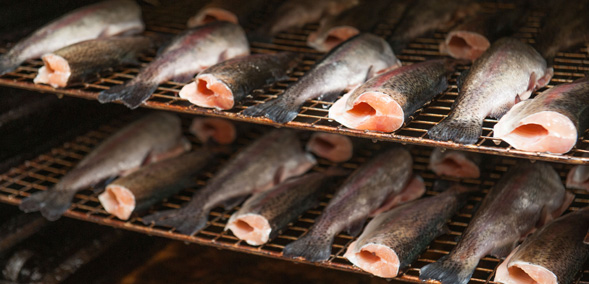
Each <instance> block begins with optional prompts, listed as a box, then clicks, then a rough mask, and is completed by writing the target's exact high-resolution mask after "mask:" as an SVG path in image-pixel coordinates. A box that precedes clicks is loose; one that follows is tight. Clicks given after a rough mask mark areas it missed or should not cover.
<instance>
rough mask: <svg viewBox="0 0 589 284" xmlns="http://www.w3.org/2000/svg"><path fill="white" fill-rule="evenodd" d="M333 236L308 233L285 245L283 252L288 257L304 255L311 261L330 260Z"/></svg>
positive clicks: (303, 256)
mask: <svg viewBox="0 0 589 284" xmlns="http://www.w3.org/2000/svg"><path fill="white" fill-rule="evenodd" d="M332 242H333V238H326V236H321V235H313V234H307V235H305V236H303V237H302V238H300V239H298V240H296V241H294V242H292V243H290V244H288V245H287V246H285V247H284V251H283V252H282V254H283V255H284V256H286V257H290V258H296V257H302V258H304V259H306V260H308V261H311V262H319V261H324V260H328V259H329V257H330V256H331V243H332Z"/></svg>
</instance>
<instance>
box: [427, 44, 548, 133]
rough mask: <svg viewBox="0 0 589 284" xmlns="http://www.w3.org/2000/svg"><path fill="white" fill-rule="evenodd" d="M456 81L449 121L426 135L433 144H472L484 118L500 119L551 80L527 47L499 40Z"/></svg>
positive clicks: (537, 54)
mask: <svg viewBox="0 0 589 284" xmlns="http://www.w3.org/2000/svg"><path fill="white" fill-rule="evenodd" d="M465 72H466V73H463V74H462V75H461V77H460V78H459V82H458V88H459V94H458V97H457V98H456V101H455V102H454V104H453V106H452V110H451V111H450V114H449V115H448V117H446V118H445V119H444V120H442V121H441V122H440V123H438V124H437V125H435V126H434V127H432V128H431V129H430V130H429V131H428V135H429V137H431V138H432V139H434V140H441V141H446V140H451V141H454V142H457V143H463V144H474V143H476V142H477V140H478V139H479V137H480V136H481V134H482V126H483V120H484V119H485V117H487V116H492V117H495V118H500V117H501V116H503V114H505V113H506V112H507V111H508V110H509V109H510V108H511V107H512V106H513V105H514V104H515V103H517V102H518V101H520V100H525V99H527V98H529V97H530V95H531V94H532V92H533V91H534V90H536V89H538V88H541V87H544V86H546V85H547V84H548V82H549V81H550V79H551V78H552V74H553V70H552V68H547V67H546V60H544V59H543V58H542V56H540V54H539V53H538V52H537V51H536V50H534V48H533V47H531V46H530V45H528V44H526V43H523V42H521V41H520V40H518V39H515V38H502V39H500V40H498V41H496V42H495V43H493V44H492V45H491V47H490V48H489V49H487V50H486V51H485V53H483V55H481V57H479V59H477V60H476V61H475V62H474V64H473V65H472V67H471V68H470V70H468V71H465Z"/></svg>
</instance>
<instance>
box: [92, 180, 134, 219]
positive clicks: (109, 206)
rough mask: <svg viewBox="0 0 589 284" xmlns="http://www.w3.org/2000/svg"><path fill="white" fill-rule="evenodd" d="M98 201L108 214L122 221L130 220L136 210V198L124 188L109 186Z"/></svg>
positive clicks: (114, 185)
mask: <svg viewBox="0 0 589 284" xmlns="http://www.w3.org/2000/svg"><path fill="white" fill-rule="evenodd" d="M98 200H99V201H100V204H102V207H104V210H106V212H108V213H110V214H113V215H115V216H116V217H117V218H119V219H121V220H127V219H129V217H130V216H131V213H133V210H135V196H134V195H133V193H132V192H131V191H130V190H129V189H128V188H126V187H124V186H120V185H116V184H109V185H108V186H107V187H106V190H105V191H104V192H103V193H102V194H100V195H99V196H98Z"/></svg>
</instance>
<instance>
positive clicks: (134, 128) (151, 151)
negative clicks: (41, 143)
mask: <svg viewBox="0 0 589 284" xmlns="http://www.w3.org/2000/svg"><path fill="white" fill-rule="evenodd" d="M189 149H190V143H189V142H188V140H186V138H184V137H183V136H182V129H181V125H180V118H178V117H177V116H176V115H173V114H169V113H163V112H158V113H153V114H150V115H147V116H145V117H143V118H141V119H139V120H137V121H135V122H133V123H131V124H129V125H128V126H126V127H124V128H123V129H121V130H119V131H118V132H116V133H115V134H113V135H112V136H110V137H109V138H107V139H106V140H104V141H103V142H102V143H100V145H98V146H97V147H96V148H95V149H94V150H92V152H90V153H89V154H88V155H87V156H86V157H84V159H82V160H81V161H80V162H79V163H78V164H77V165H76V166H75V167H74V168H73V169H71V170H70V171H69V172H68V173H67V174H66V175H64V176H63V177H62V178H61V179H60V180H59V182H58V183H57V184H55V185H54V186H52V187H50V188H49V189H47V190H44V191H39V192H36V193H33V194H31V195H30V196H28V197H27V198H25V199H23V200H22V202H21V204H20V205H19V208H20V210H22V211H24V212H27V213H28V212H34V211H41V214H42V215H43V216H44V217H45V218H47V220H49V221H55V220H57V219H59V218H60V217H61V215H62V214H63V213H64V212H65V211H66V210H67V209H68V208H69V207H70V204H71V202H72V199H73V198H74V195H75V194H76V192H78V191H80V190H83V189H86V188H88V187H89V186H92V185H95V184H97V183H99V182H101V181H103V180H106V179H108V178H112V177H116V176H118V175H124V174H128V173H130V172H132V171H134V170H136V169H138V168H139V167H141V166H142V165H146V164H150V163H153V162H156V161H158V160H163V159H166V158H169V157H173V156H176V155H179V154H180V153H183V152H185V151H187V150H189Z"/></svg>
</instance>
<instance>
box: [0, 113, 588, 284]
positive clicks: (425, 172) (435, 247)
mask: <svg viewBox="0 0 589 284" xmlns="http://www.w3.org/2000/svg"><path fill="white" fill-rule="evenodd" d="M135 117H136V115H135V114H134V115H132V116H129V117H125V118H122V119H118V120H116V121H112V122H110V123H108V124H105V125H103V126H101V127H99V128H97V129H95V130H92V131H89V132H87V133H86V134H84V135H81V136H78V137H76V138H75V139H73V140H71V141H68V142H66V143H64V144H63V145H62V146H60V147H56V148H54V149H52V150H51V151H49V152H47V153H44V154H42V155H40V156H38V157H37V158H35V159H33V160H30V161H27V162H25V163H23V164H22V165H20V166H18V167H15V168H12V169H10V170H9V171H8V172H6V173H4V174H1V175H0V201H2V202H5V203H10V204H14V205H17V204H19V203H20V201H21V200H22V199H23V198H24V197H26V196H28V195H30V194H32V193H34V192H37V191H40V190H46V189H47V188H49V187H51V186H52V185H53V184H55V183H57V181H58V180H59V179H60V178H61V177H62V176H63V175H64V174H65V173H67V172H68V171H69V170H70V169H71V168H72V167H73V166H75V165H76V163H77V162H78V161H80V160H81V159H82V158H83V157H84V156H85V155H86V154H88V153H89V152H90V151H91V150H92V149H93V148H94V147H95V146H96V145H98V144H99V143H100V142H101V141H102V140H104V139H106V138H107V137H108V136H109V135H111V134H112V133H113V132H115V131H116V130H118V129H120V128H122V127H123V126H124V125H125V124H126V123H128V122H129V121H131V120H132V119H133V118H135ZM189 124H190V119H188V118H185V119H184V120H183V126H184V129H185V133H186V135H187V137H189V139H190V140H191V142H192V143H193V146H194V147H199V146H200V144H199V143H198V141H197V140H196V138H194V137H193V136H191V135H189V134H188V130H187V128H188V125H189ZM265 131H267V128H265V127H255V128H253V129H252V130H251V131H248V132H247V133H244V134H243V135H242V136H241V137H240V138H239V139H238V140H237V142H236V143H235V145H234V146H233V152H232V153H234V152H235V151H237V150H239V149H240V148H242V147H244V146H245V145H247V144H248V143H250V142H251V141H252V140H253V139H255V138H256V137H259V136H260V135H261V134H262V133H263V132H265ZM304 136H305V134H302V137H303V139H305V138H304ZM388 145H391V144H390V143H388V142H379V143H371V144H368V146H367V147H366V148H365V149H362V150H361V151H358V153H357V154H356V155H355V156H354V157H353V158H352V160H350V161H349V162H346V163H343V164H342V165H341V166H342V167H344V168H347V169H351V170H352V169H355V168H357V167H358V166H359V165H360V164H362V163H363V162H365V161H366V160H367V159H369V158H370V156H372V155H374V153H376V152H377V151H378V150H379V149H382V148H384V147H387V146H388ZM411 152H412V154H413V157H414V171H415V172H416V173H417V174H419V175H421V176H422V177H423V179H424V181H425V184H426V186H427V189H428V190H427V192H426V196H431V195H435V194H436V192H434V191H433V190H432V186H433V184H434V181H435V180H436V179H437V178H438V177H437V176H436V175H435V174H434V173H433V172H431V171H430V170H429V169H428V162H429V155H430V154H431V149H429V148H428V147H421V146H415V147H411ZM232 153H226V154H224V155H222V156H220V157H219V158H218V159H217V160H215V161H213V162H211V166H210V167H207V169H206V170H205V171H204V172H202V173H201V174H199V176H198V182H197V184H198V185H197V186H195V187H191V188H186V189H184V190H183V191H181V192H180V193H179V194H177V195H175V196H173V197H170V198H168V199H167V200H164V201H162V202H160V203H159V204H157V205H154V206H153V207H152V208H150V209H149V212H144V213H142V214H139V215H138V214H134V215H133V216H132V218H131V219H130V220H128V221H121V220H118V219H116V218H115V217H114V216H112V215H110V214H108V213H106V211H105V210H104V209H103V208H102V207H101V205H100V203H99V201H98V199H97V196H98V192H96V191H97V190H95V189H87V190H84V191H81V192H79V193H78V194H76V195H75V199H74V202H73V205H72V207H71V208H70V209H69V210H68V211H67V212H66V214H65V215H66V216H68V217H72V218H76V219H80V220H84V221H89V222H94V223H98V224H103V225H108V226H113V227H117V228H121V229H126V230H132V231H136V232H140V233H144V234H148V235H154V236H161V237H166V238H171V239H176V240H182V241H185V242H192V243H198V244H203V245H208V246H214V247H218V248H224V249H230V250H234V251H240V252H245V253H251V254H257V255H262V256H268V257H273V258H279V259H286V258H284V257H283V256H282V250H283V248H284V246H286V245H287V244H289V243H291V242H292V241H294V240H296V239H298V238H299V237H300V236H302V235H303V234H305V233H306V232H307V231H308V230H309V228H310V227H311V226H312V225H313V223H314V221H315V219H316V218H317V217H318V216H319V215H320V214H321V212H322V211H323V209H324V208H325V206H326V205H327V203H328V201H329V199H330V198H331V197H332V194H331V193H330V194H327V195H326V196H325V197H324V198H323V199H322V201H321V203H320V205H319V206H318V207H317V208H313V209H311V210H308V211H307V212H305V213H304V214H303V215H301V216H300V217H299V218H298V219H297V220H296V221H294V222H292V223H291V224H290V225H289V226H288V228H286V229H284V230H283V231H282V232H281V233H280V234H279V235H278V236H277V237H276V238H275V239H273V240H272V241H270V242H269V243H267V244H265V245H262V246H259V247H255V246H250V245H248V244H246V243H245V242H243V241H241V240H239V239H238V238H236V237H235V236H234V235H233V234H232V233H230V232H227V231H225V230H224V228H225V225H226V222H227V220H228V219H229V217H230V216H231V215H232V214H233V213H234V212H235V211H237V210H238V209H239V206H238V207H236V208H233V209H228V210H225V209H223V208H221V207H219V208H215V209H214V210H212V211H211V212H210V214H209V222H208V223H207V226H206V227H205V228H204V229H203V230H201V231H199V232H198V233H196V234H194V235H192V236H188V235H184V234H180V233H177V232H176V231H175V229H174V228H170V227H163V226H154V225H144V224H143V223H142V222H141V221H142V219H141V216H144V215H145V214H147V213H153V212H155V211H160V210H166V209H175V208H179V207H181V206H182V204H184V203H186V202H188V201H189V200H190V198H191V196H192V194H193V193H194V192H195V191H196V190H198V188H199V187H201V186H203V185H205V184H206V182H207V180H208V179H209V178H211V177H212V176H213V175H214V173H215V172H217V171H218V169H219V168H220V167H222V166H223V164H224V163H225V162H226V161H227V160H228V159H229V157H230V156H231V155H232ZM486 158H487V159H486V161H493V162H489V163H485V164H486V165H485V166H484V168H483V170H482V175H481V178H480V179H464V180H462V182H463V183H465V184H467V185H476V186H479V187H480V189H481V190H480V191H479V192H477V193H475V194H473V195H472V196H471V197H470V198H469V201H468V202H467V204H466V205H465V206H464V207H463V208H462V209H461V210H460V211H459V212H458V213H457V214H456V215H455V216H454V217H453V218H451V220H450V221H449V222H448V228H449V232H448V233H447V234H445V235H442V236H440V237H438V238H436V239H435V240H434V241H433V242H432V243H431V244H430V245H429V247H428V248H427V250H426V251H424V252H423V253H422V254H421V255H420V256H419V258H418V259H417V260H416V261H415V262H413V263H412V264H411V266H410V267H409V268H408V269H406V270H405V271H403V273H402V274H401V275H400V276H399V277H397V278H395V280H396V281H399V282H409V283H411V282H418V278H417V276H418V275H419V269H420V268H421V267H423V266H424V265H427V264H428V263H432V262H434V261H436V260H437V259H439V258H440V257H442V256H443V255H445V254H447V253H448V252H449V251H450V250H451V249H452V248H453V247H454V246H455V245H456V241H457V240H458V238H459V236H460V235H461V233H462V232H463V231H464V229H465V228H466V227H467V226H468V223H469V222H470V219H471V217H472V214H473V213H474V210H475V208H477V205H478V204H479V203H480V202H481V200H482V199H483V198H484V196H485V194H486V193H487V192H488V190H489V189H490V188H491V187H492V186H493V185H494V184H495V183H496V181H497V180H498V179H500V178H501V176H502V175H503V174H504V173H505V172H506V171H507V170H508V169H509V167H510V166H512V165H514V164H515V163H516V161H517V160H516V159H513V158H509V157H493V156H488V157H486ZM332 165H334V164H333V163H330V162H328V161H326V160H323V159H319V165H318V166H317V167H315V168H314V169H313V170H316V171H318V170H324V169H326V168H327V167H329V166H332ZM553 166H554V168H555V169H556V170H557V172H559V174H560V176H561V178H562V179H563V180H564V179H565V178H566V174H567V173H568V171H569V169H570V168H571V167H572V166H571V165H565V164H558V163H555V164H553ZM449 180H457V179H449ZM335 186H337V185H334V188H333V189H335ZM575 193H576V198H575V200H574V202H573V203H572V205H571V207H570V208H569V210H575V209H578V208H582V207H585V206H587V204H588V203H589V194H586V193H583V192H580V191H577V192H575ZM353 240H354V238H353V237H352V236H350V235H347V234H345V233H341V234H339V235H338V236H337V237H336V239H335V241H334V244H333V246H332V255H331V257H330V259H329V260H328V261H326V262H322V263H317V264H315V265H318V266H322V267H327V268H333V269H339V270H345V271H352V272H357V273H364V272H362V271H361V270H360V269H358V268H356V267H354V266H352V265H351V264H350V263H349V262H348V261H347V260H346V259H345V258H344V257H343V254H344V252H345V250H346V249H347V246H348V245H349V244H350V243H351V242H352V241H353ZM288 260H290V259H288ZM290 261H295V262H302V263H308V262H306V261H303V260H290ZM499 262H500V261H499V260H498V259H496V258H493V257H485V258H483V260H482V261H481V262H480V263H479V265H478V266H477V269H476V271H475V273H474V274H473V277H472V279H471V281H470V283H494V282H492V281H490V280H491V279H492V278H493V275H494V271H495V269H496V267H497V266H498V264H499ZM578 279H579V280H578V282H575V283H589V267H588V266H586V267H585V269H584V271H583V273H579V278H578Z"/></svg>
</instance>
